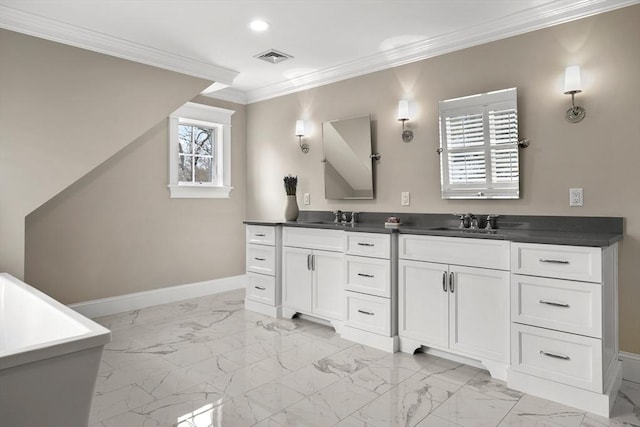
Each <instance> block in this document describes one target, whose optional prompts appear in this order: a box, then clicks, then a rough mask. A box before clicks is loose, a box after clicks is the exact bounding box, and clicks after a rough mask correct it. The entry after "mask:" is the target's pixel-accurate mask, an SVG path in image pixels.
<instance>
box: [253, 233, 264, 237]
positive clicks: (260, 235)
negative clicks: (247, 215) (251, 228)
mask: <svg viewBox="0 0 640 427" xmlns="http://www.w3.org/2000/svg"><path fill="white" fill-rule="evenodd" d="M254 236H256V237H266V234H264V233H256V234H254Z"/></svg>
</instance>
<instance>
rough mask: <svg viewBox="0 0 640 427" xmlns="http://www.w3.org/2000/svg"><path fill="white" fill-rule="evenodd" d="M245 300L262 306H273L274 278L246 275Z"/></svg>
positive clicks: (252, 274) (274, 297) (253, 274)
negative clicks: (256, 302) (259, 303)
mask: <svg viewBox="0 0 640 427" xmlns="http://www.w3.org/2000/svg"><path fill="white" fill-rule="evenodd" d="M247 298H248V299H251V300H254V301H258V302H261V303H263V304H269V305H274V304H275V299H276V279H275V277H272V276H263V275H261V274H255V273H247Z"/></svg>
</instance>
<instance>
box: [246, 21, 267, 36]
mask: <svg viewBox="0 0 640 427" xmlns="http://www.w3.org/2000/svg"><path fill="white" fill-rule="evenodd" d="M269 27H271V24H269V23H268V22H267V21H263V20H262V19H254V20H253V21H251V22H250V23H249V28H251V29H252V30H253V31H255V32H258V33H259V32H262V31H267V30H268V29H269Z"/></svg>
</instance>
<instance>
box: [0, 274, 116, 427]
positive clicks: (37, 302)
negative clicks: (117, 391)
mask: <svg viewBox="0 0 640 427" xmlns="http://www.w3.org/2000/svg"><path fill="white" fill-rule="evenodd" d="M110 339H111V332H110V331H109V330H108V329H106V328H104V327H102V326H100V325H98V324H97V323H95V322H93V321H91V320H89V319H87V318H86V317H84V316H82V315H80V314H78V313H76V312H75V311H73V310H72V309H70V308H68V307H66V306H64V305H63V304H60V303H59V302H57V301H56V300H54V299H52V298H50V297H49V296H47V295H45V294H43V293H42V292H40V291H38V290H37V289H34V288H32V287H31V286H29V285H27V284H25V283H23V282H21V281H20V280H18V279H16V278H15V277H13V276H11V275H9V274H7V273H1V274H0V425H2V426H21V427H44V426H46V427H76V426H77V427H86V426H87V424H88V421H89V410H90V407H91V398H92V397H93V391H94V387H95V383H96V377H97V375H98V368H99V366H100V358H101V357H102V349H103V348H104V345H105V344H106V343H108V342H109V341H110Z"/></svg>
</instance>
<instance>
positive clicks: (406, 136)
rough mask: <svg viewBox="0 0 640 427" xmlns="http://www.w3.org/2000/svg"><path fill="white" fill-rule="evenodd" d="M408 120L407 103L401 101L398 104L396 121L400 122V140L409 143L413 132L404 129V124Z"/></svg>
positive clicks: (403, 100)
mask: <svg viewBox="0 0 640 427" xmlns="http://www.w3.org/2000/svg"><path fill="white" fill-rule="evenodd" d="M408 120H409V101H407V100H405V99H402V100H400V102H398V121H400V122H402V140H403V141H404V142H411V140H412V139H413V131H412V130H409V129H405V127H404V123H405V122H406V121H408Z"/></svg>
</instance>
